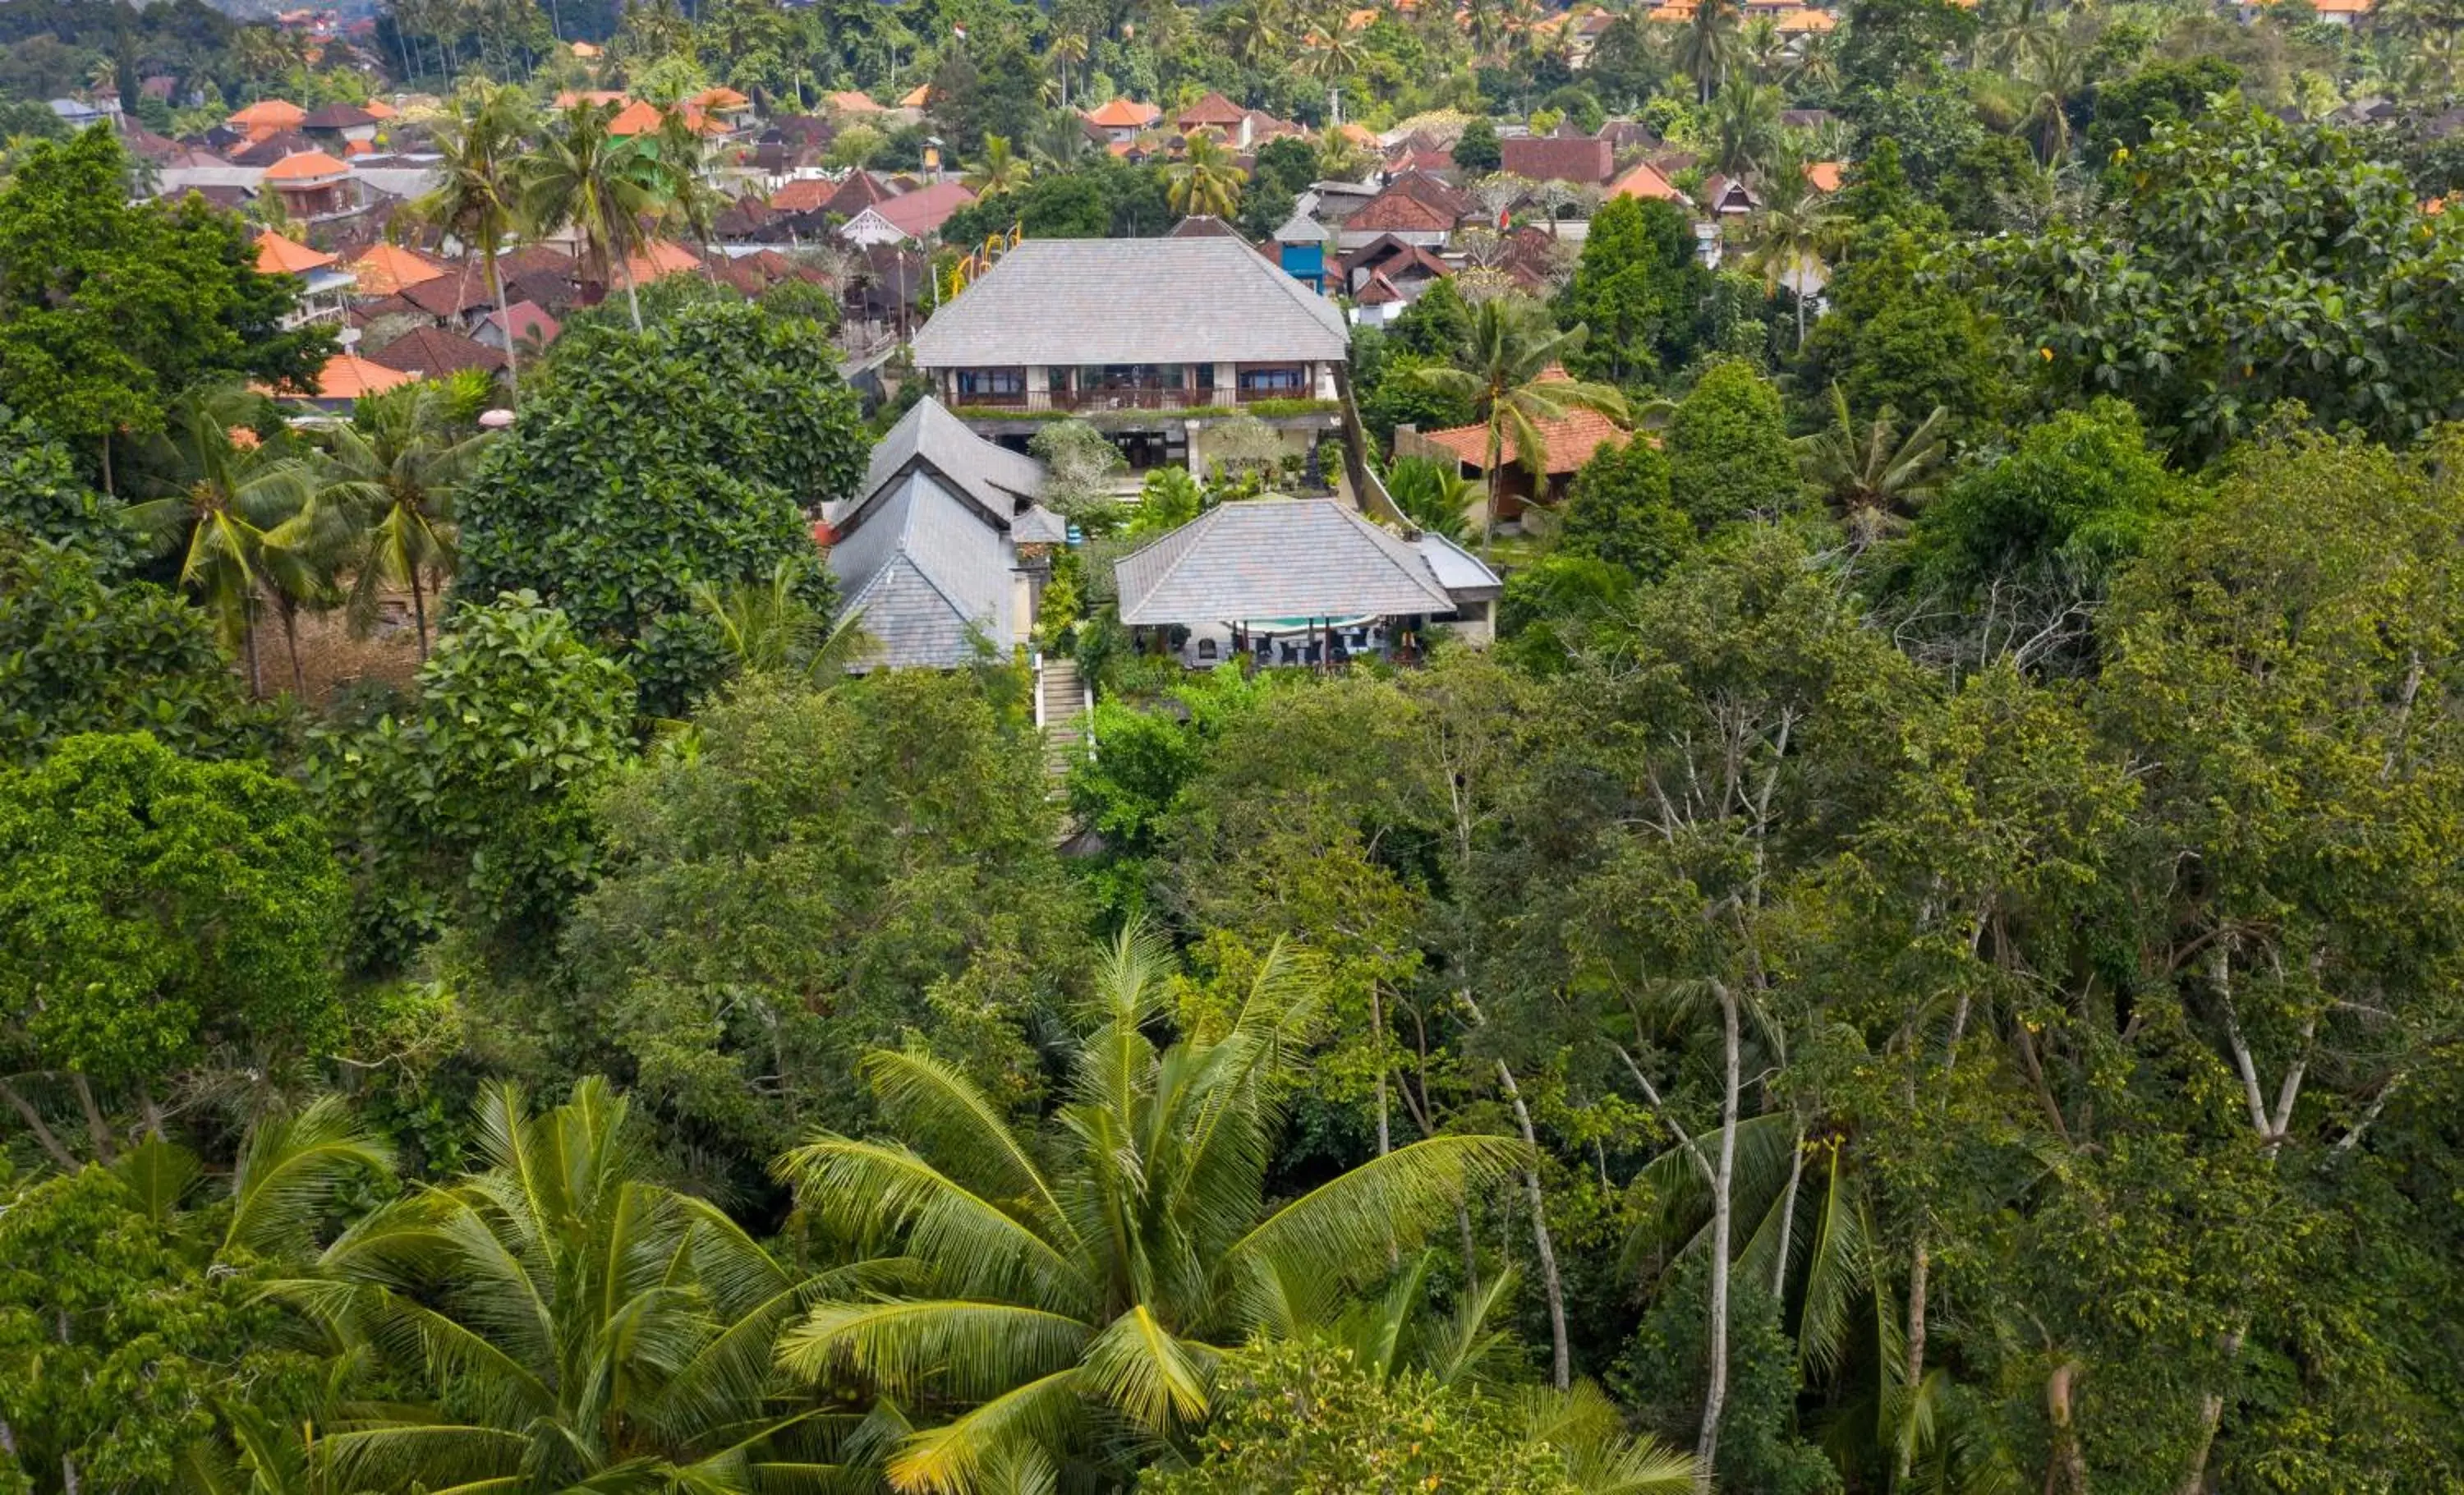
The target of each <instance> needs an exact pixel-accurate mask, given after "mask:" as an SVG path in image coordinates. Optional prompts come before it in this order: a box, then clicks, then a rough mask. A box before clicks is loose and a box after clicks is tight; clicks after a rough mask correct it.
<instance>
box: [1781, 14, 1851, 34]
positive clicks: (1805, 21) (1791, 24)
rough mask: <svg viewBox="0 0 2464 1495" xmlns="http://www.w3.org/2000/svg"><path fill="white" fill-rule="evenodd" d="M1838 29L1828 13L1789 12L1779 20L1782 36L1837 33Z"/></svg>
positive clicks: (1836, 23) (1836, 22)
mask: <svg viewBox="0 0 2464 1495" xmlns="http://www.w3.org/2000/svg"><path fill="white" fill-rule="evenodd" d="M1838 27H1839V23H1838V21H1837V20H1835V19H1834V18H1833V17H1832V14H1831V12H1830V11H1789V12H1788V13H1787V14H1785V15H1783V16H1781V17H1780V18H1779V29H1780V32H1781V33H1783V34H1794V33H1807V32H1829V31H1837V29H1838Z"/></svg>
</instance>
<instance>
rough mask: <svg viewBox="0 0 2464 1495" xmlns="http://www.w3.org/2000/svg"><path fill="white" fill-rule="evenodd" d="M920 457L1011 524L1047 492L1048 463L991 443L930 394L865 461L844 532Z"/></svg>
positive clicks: (841, 527) (990, 513)
mask: <svg viewBox="0 0 2464 1495" xmlns="http://www.w3.org/2000/svg"><path fill="white" fill-rule="evenodd" d="M919 457H920V458H921V459H923V460H924V461H926V462H929V463H931V464H932V465H933V466H934V467H935V468H936V469H938V470H939V471H940V473H941V474H942V475H943V476H944V477H947V478H948V479H949V480H950V481H951V483H953V484H954V485H956V487H957V489H958V491H959V492H960V493H962V494H964V495H966V496H967V497H968V498H970V499H972V500H974V502H975V504H976V506H977V507H978V508H979V509H981V510H983V511H984V513H985V514H986V515H987V516H989V517H993V518H995V519H998V520H1000V521H1001V522H1002V523H1004V524H1006V523H1007V522H1008V521H1009V519H1010V517H1011V516H1012V515H1014V514H1015V513H1017V512H1018V509H1019V506H1020V504H1021V503H1031V502H1033V501H1034V499H1035V497H1036V495H1039V494H1041V493H1043V492H1044V464H1043V463H1041V462H1038V461H1037V460H1035V458H1033V457H1030V456H1028V455H1026V454H1025V453H1024V452H1020V451H1011V450H1009V449H1008V448H1007V447H1004V446H1002V445H1001V443H999V442H996V441H986V440H985V439H984V438H983V437H981V436H979V435H977V434H976V433H975V432H974V431H972V430H969V429H967V424H966V422H964V421H961V420H959V419H958V418H957V416H955V415H953V414H951V413H950V412H949V411H948V410H947V409H946V408H944V407H942V405H941V402H940V401H938V400H935V399H933V398H931V397H930V396H927V397H926V398H924V399H922V400H918V401H917V402H915V407H914V408H913V409H911V410H909V411H908V412H907V413H906V414H905V415H902V416H900V417H899V418H898V424H897V425H895V426H892V427H891V428H890V429H889V430H887V431H885V432H883V433H882V437H881V439H880V440H879V441H877V442H875V443H873V447H872V456H871V458H870V460H869V461H868V462H867V463H866V465H865V473H864V489H863V492H862V496H860V497H859V498H858V499H857V500H856V501H855V503H854V504H852V505H850V506H849V508H848V510H847V517H846V518H845V519H843V520H842V521H841V522H840V524H839V526H838V529H839V533H840V534H842V535H846V534H850V533H852V532H853V531H854V530H856V529H858V528H861V527H862V523H863V520H862V517H861V516H862V515H863V513H864V508H865V505H866V504H868V503H869V502H870V501H871V500H872V499H874V498H875V497H878V496H879V495H880V493H881V490H882V488H883V487H884V486H885V485H887V484H888V483H889V481H890V480H891V478H892V477H893V476H895V475H897V473H898V471H899V469H901V468H903V467H906V466H907V465H908V464H909V463H911V462H913V461H915V460H916V459H917V458H919Z"/></svg>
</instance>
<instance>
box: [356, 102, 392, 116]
mask: <svg viewBox="0 0 2464 1495" xmlns="http://www.w3.org/2000/svg"><path fill="white" fill-rule="evenodd" d="M360 109H361V112H362V113H363V114H365V115H366V116H367V117H368V118H369V119H371V120H376V121H385V120H390V119H392V118H393V116H394V107H393V105H391V104H389V103H386V102H385V100H384V99H369V100H368V101H367V102H366V103H363V104H362V105H360Z"/></svg>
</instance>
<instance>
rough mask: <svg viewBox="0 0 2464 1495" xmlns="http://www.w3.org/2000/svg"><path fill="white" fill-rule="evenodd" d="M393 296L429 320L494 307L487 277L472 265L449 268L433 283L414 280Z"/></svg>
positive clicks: (493, 298) (457, 315) (432, 281)
mask: <svg viewBox="0 0 2464 1495" xmlns="http://www.w3.org/2000/svg"><path fill="white" fill-rule="evenodd" d="M500 274H501V272H500ZM396 294H398V295H399V296H401V297H402V298H403V299H404V300H406V301H408V302H409V303H410V304H411V305H413V306H415V307H417V308H418V309H419V310H421V311H423V312H426V313H427V314H428V315H429V316H430V317H459V316H461V315H462V314H463V313H465V312H468V311H471V310H472V309H473V308H475V307H483V306H494V305H495V297H493V296H491V295H490V294H489V292H488V277H487V276H486V275H481V274H480V273H479V269H478V267H477V266H475V265H456V266H453V267H452V268H451V269H450V270H448V271H447V272H446V273H445V274H444V275H438V276H436V277H435V278H434V279H431V280H415V281H413V282H411V283H410V284H409V285H407V286H404V287H403V288H402V289H401V291H399V292H398V293H396Z"/></svg>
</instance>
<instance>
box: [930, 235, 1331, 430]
mask: <svg viewBox="0 0 2464 1495" xmlns="http://www.w3.org/2000/svg"><path fill="white" fill-rule="evenodd" d="M1350 348H1351V341H1350V337H1349V334H1348V330H1347V328H1346V326H1345V324H1344V318H1343V313H1342V311H1341V309H1340V308H1338V307H1337V306H1336V305H1335V304H1334V303H1333V302H1332V301H1330V300H1328V299H1327V298H1326V297H1323V296H1320V295H1318V294H1317V293H1316V292H1314V291H1312V290H1311V289H1310V288H1309V287H1308V286H1307V285H1304V284H1302V283H1301V282H1300V281H1298V280H1295V279H1293V278H1292V277H1291V276H1290V275H1286V274H1284V272H1283V271H1282V270H1281V269H1280V268H1278V267H1277V266H1276V265H1275V264H1274V263H1273V262H1272V261H1271V260H1269V259H1267V258H1266V257H1265V255H1264V254H1261V253H1258V252H1257V251H1256V250H1255V249H1252V248H1251V247H1250V246H1249V245H1248V244H1246V243H1244V242H1243V241H1242V240H1240V239H1238V238H1225V237H1217V236H1213V235H1203V236H1195V237H1187V238H1165V239H1029V240H1027V241H1025V242H1023V243H1021V244H1019V245H1018V246H1016V247H1015V248H1013V249H1011V250H1010V251H1009V252H1008V253H1005V254H1003V255H1002V256H1001V259H1000V260H999V261H998V262H996V263H995V264H994V265H993V266H992V268H991V269H989V270H987V271H986V272H984V274H983V275H980V276H979V277H978V278H977V279H976V280H975V282H974V283H973V284H971V285H969V286H968V287H967V288H966V289H965V290H964V291H962V292H960V293H959V295H958V296H957V298H956V299H955V300H953V301H951V302H950V303H949V304H948V305H946V306H944V307H942V308H941V309H940V310H939V311H938V312H936V313H935V314H934V317H933V319H932V320H931V321H930V322H928V323H926V324H925V326H924V327H923V329H922V330H921V331H919V332H918V333H916V335H915V339H914V358H915V365H916V367H917V369H918V370H920V371H921V372H922V374H923V375H924V377H925V378H926V379H928V380H929V381H931V384H932V387H933V389H934V392H935V394H937V395H938V396H939V397H940V399H941V401H942V402H943V403H944V404H945V405H947V406H948V407H950V408H951V409H952V410H953V411H954V412H956V413H957V415H958V416H959V417H960V418H961V419H963V420H964V421H965V422H966V423H967V424H968V425H969V426H971V427H973V428H974V429H976V430H978V431H980V432H982V433H984V434H986V435H991V436H996V437H1001V438H1005V439H1008V440H1012V441H1018V440H1023V438H1024V437H1026V436H1029V435H1031V434H1033V433H1034V432H1035V431H1036V430H1039V429H1042V427H1043V424H1044V423H1045V422H1046V421H1048V420H1050V419H1051V418H1052V417H1053V416H1054V415H1056V414H1069V415H1075V416H1078V417H1081V418H1083V419H1086V420H1088V421H1090V422H1092V423H1093V424H1094V425H1096V426H1097V427H1098V428H1099V429H1103V430H1105V431H1106V432H1107V433H1109V434H1111V436H1112V438H1113V440H1114V441H1115V442H1116V443H1118V444H1119V445H1120V446H1121V448H1122V451H1123V453H1124V454H1125V455H1126V456H1127V457H1128V458H1129V459H1130V463H1131V466H1132V468H1133V470H1134V469H1141V468H1149V467H1157V466H1163V465H1167V464H1178V463H1186V464H1187V465H1188V466H1189V467H1190V469H1191V470H1192V471H1194V472H1198V473H1203V472H1204V471H1205V451H1204V446H1205V437H1204V432H1205V429H1206V427H1207V425H1208V424H1209V422H1210V421H1221V420H1222V419H1224V418H1226V417H1228V416H1231V415H1235V414H1250V415H1255V416H1257V417H1259V418H1261V419H1264V420H1265V421H1266V422H1267V424H1268V425H1270V426H1273V427H1275V428H1276V429H1279V430H1281V431H1283V432H1284V433H1285V438H1286V440H1287V442H1289V443H1291V444H1292V445H1293V447H1294V448H1295V450H1307V448H1308V447H1309V446H1310V445H1313V444H1314V443H1315V442H1316V441H1317V440H1318V439H1319V437H1320V436H1321V435H1322V434H1323V433H1324V432H1326V431H1328V430H1331V429H1335V428H1336V427H1337V425H1338V424H1339V420H1340V417H1339V415H1338V414H1337V413H1336V412H1337V410H1338V408H1339V407H1338V406H1337V403H1336V402H1337V395H1336V386H1335V374H1336V370H1337V369H1338V368H1340V367H1341V366H1342V364H1343V362H1344V359H1345V358H1346V357H1347V355H1348V354H1349V352H1350Z"/></svg>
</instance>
